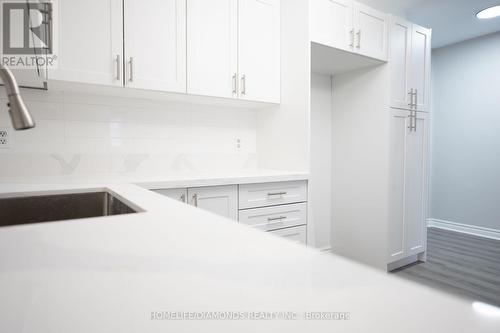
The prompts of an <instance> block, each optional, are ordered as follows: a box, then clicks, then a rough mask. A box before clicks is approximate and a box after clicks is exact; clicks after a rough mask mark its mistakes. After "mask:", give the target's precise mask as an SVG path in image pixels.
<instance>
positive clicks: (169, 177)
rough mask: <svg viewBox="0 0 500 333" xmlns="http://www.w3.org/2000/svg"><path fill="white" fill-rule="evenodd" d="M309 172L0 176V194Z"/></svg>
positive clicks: (301, 176) (267, 178)
mask: <svg viewBox="0 0 500 333" xmlns="http://www.w3.org/2000/svg"><path fill="white" fill-rule="evenodd" d="M308 178H309V174H308V173H305V172H297V171H278V170H267V169H249V170H239V171H233V172H229V171H221V172H182V173H181V172H179V173H172V172H169V173H165V174H134V173H123V174H106V173H105V174H92V175H68V176H53V177H31V178H29V177H17V178H16V177H0V193H7V192H16V191H18V190H19V189H33V190H37V189H41V190H44V189H46V188H51V187H55V188H59V187H60V185H64V186H70V187H72V186H73V185H77V186H78V185H99V184H136V185H139V186H141V187H143V188H147V189H163V188H181V187H199V186H219V185H230V184H252V183H266V182H282V181H294V180H307V179H308Z"/></svg>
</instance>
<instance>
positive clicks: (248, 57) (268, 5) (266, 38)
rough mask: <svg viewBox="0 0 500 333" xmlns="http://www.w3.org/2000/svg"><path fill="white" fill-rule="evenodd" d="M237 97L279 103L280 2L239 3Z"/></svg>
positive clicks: (253, 0) (244, 0)
mask: <svg viewBox="0 0 500 333" xmlns="http://www.w3.org/2000/svg"><path fill="white" fill-rule="evenodd" d="M238 4H239V6H238V7H239V8H238V13H239V15H238V69H239V70H238V71H239V74H240V82H239V84H240V87H239V92H240V95H239V96H240V98H241V99H244V100H252V101H259V102H274V103H279V102H280V75H281V68H280V67H281V65H280V63H281V61H280V49H281V43H280V16H281V15H280V1H279V0H239V1H238Z"/></svg>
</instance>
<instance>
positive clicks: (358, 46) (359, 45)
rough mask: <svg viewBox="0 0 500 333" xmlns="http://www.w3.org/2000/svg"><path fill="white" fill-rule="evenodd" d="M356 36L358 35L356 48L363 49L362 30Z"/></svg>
mask: <svg viewBox="0 0 500 333" xmlns="http://www.w3.org/2000/svg"><path fill="white" fill-rule="evenodd" d="M356 35H358V45H356V47H357V48H358V49H360V48H361V30H358V32H357V33H356Z"/></svg>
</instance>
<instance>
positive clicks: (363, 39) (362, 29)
mask: <svg viewBox="0 0 500 333" xmlns="http://www.w3.org/2000/svg"><path fill="white" fill-rule="evenodd" d="M354 35H355V36H354V42H355V48H356V49H357V52H358V53H359V54H362V55H364V56H367V57H371V58H376V59H381V60H387V15H386V14H385V13H383V12H380V11H378V10H375V9H373V8H371V7H368V6H365V5H362V4H360V3H357V2H356V3H355V5H354Z"/></svg>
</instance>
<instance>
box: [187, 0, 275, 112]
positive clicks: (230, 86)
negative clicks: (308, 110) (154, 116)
mask: <svg viewBox="0 0 500 333" xmlns="http://www.w3.org/2000/svg"><path fill="white" fill-rule="evenodd" d="M279 4H280V2H279V0H239V1H237V0H212V1H206V0H188V1H187V68H188V69H187V71H188V74H187V78H188V79H187V92H188V93H190V94H196V95H206V96H215V97H226V98H240V99H244V100H249V101H258V102H274V103H279V101H280V48H281V43H280V5H279Z"/></svg>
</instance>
